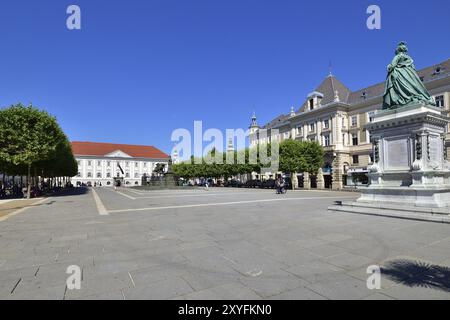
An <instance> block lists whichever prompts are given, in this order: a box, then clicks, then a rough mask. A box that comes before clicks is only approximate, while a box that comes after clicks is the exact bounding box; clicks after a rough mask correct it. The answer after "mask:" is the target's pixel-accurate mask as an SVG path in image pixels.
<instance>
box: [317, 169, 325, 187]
mask: <svg viewBox="0 0 450 320" xmlns="http://www.w3.org/2000/svg"><path fill="white" fill-rule="evenodd" d="M317 189H319V190H323V189H325V179H324V177H323V171H322V168H320V169H319V171H318V172H317Z"/></svg>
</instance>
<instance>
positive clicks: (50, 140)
mask: <svg viewBox="0 0 450 320" xmlns="http://www.w3.org/2000/svg"><path fill="white" fill-rule="evenodd" d="M65 139H66V140H67V138H65V136H64V134H63V131H62V130H61V128H60V127H59V125H58V123H57V121H56V119H55V118H54V117H52V116H50V115H49V114H48V113H47V112H45V111H40V110H38V109H37V108H35V107H33V106H31V105H30V106H28V107H25V106H23V105H21V104H18V105H14V106H11V107H9V108H6V109H3V110H0V165H2V166H3V167H1V168H0V171H3V172H6V173H12V172H14V171H16V172H14V173H15V174H20V175H26V176H27V184H28V191H27V194H28V198H29V197H30V194H31V193H30V188H31V168H32V166H33V165H36V164H37V163H39V162H41V161H46V160H49V159H51V158H52V156H54V155H55V152H56V150H57V146H58V145H59V144H60V143H61V142H62V141H64V140H65ZM17 171H19V172H17Z"/></svg>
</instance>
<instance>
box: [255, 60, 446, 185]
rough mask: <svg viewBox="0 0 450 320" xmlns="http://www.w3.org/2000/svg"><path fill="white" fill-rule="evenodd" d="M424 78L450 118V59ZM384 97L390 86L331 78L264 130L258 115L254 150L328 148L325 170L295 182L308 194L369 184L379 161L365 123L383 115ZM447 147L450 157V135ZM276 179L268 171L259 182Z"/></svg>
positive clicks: (424, 71) (429, 70) (427, 70)
mask: <svg viewBox="0 0 450 320" xmlns="http://www.w3.org/2000/svg"><path fill="white" fill-rule="evenodd" d="M418 73H419V76H420V77H421V79H422V81H423V82H424V84H425V86H426V87H427V89H428V90H429V92H430V94H431V95H432V96H433V97H434V98H435V100H436V104H437V106H438V107H440V108H442V110H443V112H444V113H445V114H446V115H450V108H449V106H450V59H448V60H446V61H444V62H442V63H440V64H436V65H433V66H431V67H428V68H425V69H422V70H419V71H418ZM383 93H384V82H382V83H379V84H376V85H373V86H370V87H368V88H364V89H361V90H357V91H351V90H350V89H349V88H347V87H346V86H345V85H344V84H343V83H342V82H341V81H339V80H338V79H337V78H336V77H335V76H334V75H331V74H330V75H329V76H328V77H326V78H325V79H324V80H323V82H322V83H321V84H320V85H319V86H318V87H317V88H316V89H315V90H314V91H313V92H311V93H310V94H309V95H308V97H307V99H306V101H305V102H304V103H303V105H302V106H301V107H300V108H299V109H298V110H297V111H295V108H292V109H291V112H290V113H288V114H283V115H280V116H279V117H277V118H275V119H274V120H272V121H271V122H269V123H268V124H266V125H265V126H263V127H259V126H258V125H257V122H256V116H255V115H254V116H253V118H252V124H251V126H250V133H251V134H250V145H251V146H255V145H256V144H257V143H266V142H268V141H269V140H271V139H277V140H278V141H280V142H281V141H283V140H285V139H297V140H311V141H317V142H319V143H320V144H321V145H322V146H323V147H324V149H325V166H324V167H323V169H322V170H320V171H319V173H318V174H317V176H309V175H308V174H307V173H306V174H303V173H298V174H297V175H296V176H295V177H293V183H294V184H295V185H297V186H298V187H300V188H305V189H309V188H318V189H325V188H332V189H342V188H344V187H346V186H349V187H352V186H354V185H365V184H367V183H368V178H367V173H368V170H367V167H368V165H369V164H370V163H371V162H372V158H373V150H372V144H371V140H370V132H368V131H367V130H366V129H365V124H366V123H367V122H370V121H371V119H372V115H373V114H375V112H377V110H381V107H382V102H383ZM261 129H267V137H268V138H264V139H263V138H260V133H261ZM272 129H278V130H279V134H278V135H275V134H273V133H272V131H271V130H272ZM448 132H450V126H449V128H448ZM262 136H263V135H262V134H261V137H262ZM444 143H445V147H446V150H447V155H448V157H450V133H447V136H446V139H445V142H444ZM274 175H275V174H274V173H271V172H268V173H265V174H264V175H263V176H262V177H260V176H257V177H256V178H262V179H265V178H269V177H273V176H274Z"/></svg>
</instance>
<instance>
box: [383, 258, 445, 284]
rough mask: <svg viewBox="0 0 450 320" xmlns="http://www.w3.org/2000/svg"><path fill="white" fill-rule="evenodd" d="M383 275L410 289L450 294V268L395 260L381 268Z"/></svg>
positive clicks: (420, 262) (421, 262)
mask: <svg viewBox="0 0 450 320" xmlns="http://www.w3.org/2000/svg"><path fill="white" fill-rule="evenodd" d="M381 274H382V275H383V276H386V277H388V278H389V279H390V280H392V281H394V282H397V283H400V284H403V285H405V286H408V287H423V288H430V289H437V290H441V291H445V292H450V268H449V267H446V266H439V265H433V264H429V263H426V262H423V261H413V260H406V259H402V260H394V261H390V262H388V263H387V264H386V265H385V266H383V267H382V268H381Z"/></svg>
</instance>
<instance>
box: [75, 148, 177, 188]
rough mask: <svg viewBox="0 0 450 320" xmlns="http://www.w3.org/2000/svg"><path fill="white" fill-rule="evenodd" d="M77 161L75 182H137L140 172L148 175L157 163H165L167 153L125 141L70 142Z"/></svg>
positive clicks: (100, 184)
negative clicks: (117, 142)
mask: <svg viewBox="0 0 450 320" xmlns="http://www.w3.org/2000/svg"><path fill="white" fill-rule="evenodd" d="M72 151H73V154H74V156H75V159H76V160H77V162H78V175H77V176H75V177H73V178H72V183H73V184H74V185H78V186H79V185H82V184H84V185H90V186H94V185H96V186H105V187H108V186H109V187H112V186H113V185H114V181H115V180H120V182H121V185H123V186H125V187H132V186H138V185H141V183H142V176H143V175H144V174H145V175H146V176H151V175H152V173H153V170H154V168H155V166H156V165H157V164H158V163H163V164H166V166H167V164H168V162H169V156H168V155H167V154H165V153H164V152H162V151H161V150H159V149H157V148H155V147H152V146H136V145H127V144H112V143H97V142H72Z"/></svg>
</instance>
